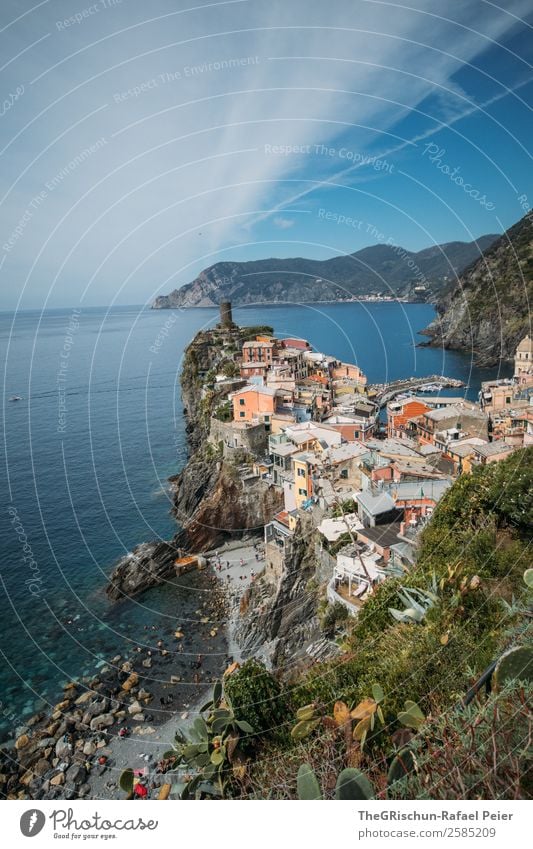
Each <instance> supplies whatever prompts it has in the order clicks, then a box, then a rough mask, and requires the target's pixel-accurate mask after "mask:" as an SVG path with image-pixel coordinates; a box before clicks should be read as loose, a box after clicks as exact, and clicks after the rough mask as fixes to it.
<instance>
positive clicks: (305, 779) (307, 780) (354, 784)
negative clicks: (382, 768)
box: [296, 763, 374, 801]
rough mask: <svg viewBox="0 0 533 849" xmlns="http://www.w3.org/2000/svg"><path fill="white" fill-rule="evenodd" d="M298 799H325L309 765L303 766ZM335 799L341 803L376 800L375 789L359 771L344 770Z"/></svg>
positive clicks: (299, 775) (337, 785) (299, 772)
mask: <svg viewBox="0 0 533 849" xmlns="http://www.w3.org/2000/svg"><path fill="white" fill-rule="evenodd" d="M296 783H297V788H298V798H299V799H301V800H307V801H309V800H315V799H323V798H324V797H323V795H322V792H321V790H320V785H319V783H318V781H317V777H316V775H315V773H314V772H313V769H312V767H310V766H309V764H307V763H305V764H302V765H301V767H300V769H299V770H298V777H297V781H296ZM335 799H337V800H340V801H346V800H352V801H355V800H358V799H374V788H373V787H372V784H371V783H370V781H369V780H368V778H367V777H366V775H363V773H362V772H360V770H358V769H352V768H347V769H343V770H342V772H340V773H339V775H338V777H337V784H336V786H335Z"/></svg>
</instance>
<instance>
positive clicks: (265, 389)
mask: <svg viewBox="0 0 533 849" xmlns="http://www.w3.org/2000/svg"><path fill="white" fill-rule="evenodd" d="M245 392H258V393H259V394H260V395H270V397H271V398H273V397H274V396H275V394H276V392H277V390H276V389H273V388H272V387H271V386H260V385H259V384H256V383H254V384H253V385H252V384H250V385H249V386H243V387H242V389H237V390H236V392H232V393H231V395H230V396H229V397H230V398H234V397H236V396H237V395H243V394H244V393H245Z"/></svg>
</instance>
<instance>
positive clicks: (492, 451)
mask: <svg viewBox="0 0 533 849" xmlns="http://www.w3.org/2000/svg"><path fill="white" fill-rule="evenodd" d="M474 450H475V453H476V454H479V455H480V456H481V457H494V456H495V455H497V454H505V453H507V454H508V453H510V452H511V451H514V448H513V446H512V445H509V444H508V443H507V442H503V441H502V440H499V441H497V442H487V444H486V445H476V446H475V447H474Z"/></svg>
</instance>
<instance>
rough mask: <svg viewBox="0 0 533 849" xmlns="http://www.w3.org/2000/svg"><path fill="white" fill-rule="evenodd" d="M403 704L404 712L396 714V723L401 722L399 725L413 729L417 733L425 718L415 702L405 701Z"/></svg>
mask: <svg viewBox="0 0 533 849" xmlns="http://www.w3.org/2000/svg"><path fill="white" fill-rule="evenodd" d="M404 704H405V710H404V711H400V713H399V714H398V722H401V724H402V725H405V726H407V728H414V729H415V731H417V730H418V729H419V728H420V726H421V725H423V724H424V722H425V721H426V717H425V716H424V714H423V713H422V711H421V710H420V708H419V707H418V705H417V703H416V702H413V701H411V700H410V699H407V701H406V702H405V703H404Z"/></svg>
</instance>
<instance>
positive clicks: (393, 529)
mask: <svg viewBox="0 0 533 849" xmlns="http://www.w3.org/2000/svg"><path fill="white" fill-rule="evenodd" d="M400 527H401V525H400V523H399V522H391V523H390V525H376V527H375V528H362V529H361V530H359V531H358V534H357V536H358V537H360V538H361V539H362V540H365V542H371V543H375V544H376V545H379V546H381V547H382V548H388V547H389V546H391V545H393V544H394V543H397V542H398V534H399V533H400Z"/></svg>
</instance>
